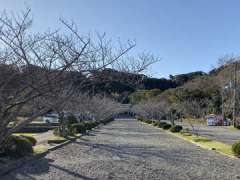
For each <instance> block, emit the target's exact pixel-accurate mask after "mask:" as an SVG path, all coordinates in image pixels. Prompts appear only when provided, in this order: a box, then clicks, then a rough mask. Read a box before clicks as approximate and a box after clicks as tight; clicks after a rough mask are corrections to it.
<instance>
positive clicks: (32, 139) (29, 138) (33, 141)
mask: <svg viewBox="0 0 240 180" xmlns="http://www.w3.org/2000/svg"><path fill="white" fill-rule="evenodd" d="M21 136H22V137H24V138H26V139H27V140H28V141H29V142H30V143H32V146H35V145H36V144H37V140H36V139H35V138H34V137H32V136H25V135H21Z"/></svg>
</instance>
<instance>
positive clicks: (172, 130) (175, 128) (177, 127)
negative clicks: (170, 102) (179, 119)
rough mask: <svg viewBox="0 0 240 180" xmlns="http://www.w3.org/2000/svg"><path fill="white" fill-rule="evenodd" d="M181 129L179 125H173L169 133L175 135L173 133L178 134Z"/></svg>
mask: <svg viewBox="0 0 240 180" xmlns="http://www.w3.org/2000/svg"><path fill="white" fill-rule="evenodd" d="M182 129H183V127H182V126H179V125H174V126H172V127H171V128H170V131H171V132H173V133H175V132H180V131H181V130H182Z"/></svg>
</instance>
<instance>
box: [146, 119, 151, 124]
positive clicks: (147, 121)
mask: <svg viewBox="0 0 240 180" xmlns="http://www.w3.org/2000/svg"><path fill="white" fill-rule="evenodd" d="M144 122H145V123H147V124H152V120H149V119H145V120H144Z"/></svg>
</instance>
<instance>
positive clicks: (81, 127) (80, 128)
mask: <svg viewBox="0 0 240 180" xmlns="http://www.w3.org/2000/svg"><path fill="white" fill-rule="evenodd" d="M71 128H72V131H73V132H74V131H75V132H76V133H81V134H83V133H86V130H87V129H86V127H85V124H84V123H76V124H72V126H71Z"/></svg>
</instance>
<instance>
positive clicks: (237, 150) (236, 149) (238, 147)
mask: <svg viewBox="0 0 240 180" xmlns="http://www.w3.org/2000/svg"><path fill="white" fill-rule="evenodd" d="M232 152H233V153H234V155H235V156H237V157H240V141H237V142H235V143H234V144H233V145H232Z"/></svg>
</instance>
